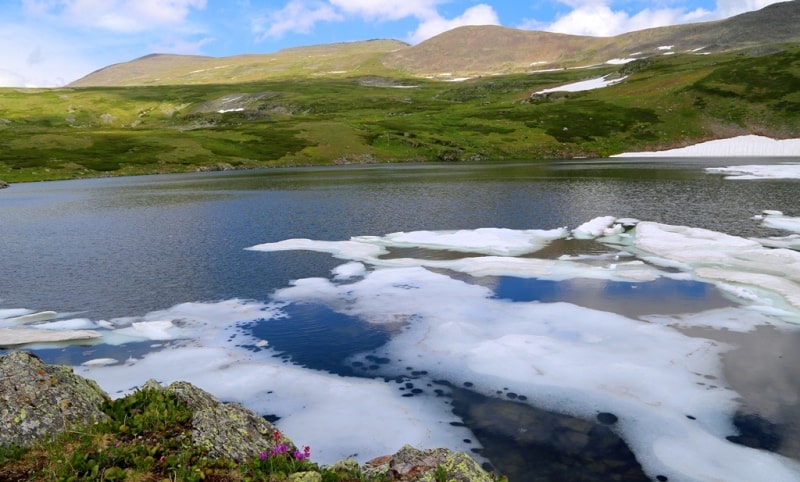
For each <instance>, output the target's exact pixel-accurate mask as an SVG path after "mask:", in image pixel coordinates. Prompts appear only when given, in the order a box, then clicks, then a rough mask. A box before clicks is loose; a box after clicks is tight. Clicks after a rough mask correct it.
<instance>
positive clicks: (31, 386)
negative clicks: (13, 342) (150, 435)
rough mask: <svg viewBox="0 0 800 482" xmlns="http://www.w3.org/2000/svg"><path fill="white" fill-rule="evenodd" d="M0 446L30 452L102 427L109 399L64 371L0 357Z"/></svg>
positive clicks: (24, 357) (21, 355) (18, 355)
mask: <svg viewBox="0 0 800 482" xmlns="http://www.w3.org/2000/svg"><path fill="white" fill-rule="evenodd" d="M0 380H2V383H0V445H4V446H6V445H19V446H30V445H32V444H33V443H34V442H36V441H37V440H41V439H44V438H47V437H52V436H55V435H57V434H59V433H62V432H64V431H65V430H67V429H69V428H72V427H76V426H80V425H86V424H91V423H95V422H100V421H103V420H105V419H106V418H107V415H106V414H105V413H103V411H102V410H101V406H102V404H103V402H104V401H106V400H108V399H109V398H108V395H106V393H105V392H103V391H102V390H101V389H100V387H98V386H97V384H96V383H95V382H94V381H91V380H87V379H85V378H83V377H80V376H78V375H75V374H74V373H73V372H72V369H71V368H70V367H67V366H60V365H48V364H46V363H44V362H42V361H41V360H40V359H39V358H38V357H36V356H35V355H32V354H30V353H27V352H13V353H10V354H8V355H4V356H2V357H0Z"/></svg>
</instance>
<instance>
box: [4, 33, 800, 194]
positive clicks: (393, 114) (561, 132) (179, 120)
mask: <svg viewBox="0 0 800 482" xmlns="http://www.w3.org/2000/svg"><path fill="white" fill-rule="evenodd" d="M768 50H769V51H770V52H771V53H767V54H763V53H762V54H753V53H751V52H747V51H739V52H728V53H722V54H713V55H690V54H677V55H672V56H662V57H654V58H651V59H647V60H643V61H638V62H635V63H632V64H628V65H625V66H621V67H620V66H616V67H615V66H602V67H598V68H594V69H575V70H560V71H553V72H545V73H537V74H531V75H520V74H515V75H507V76H496V77H484V78H476V79H472V80H469V81H465V82H436V81H430V80H426V79H418V78H411V77H408V76H403V75H401V74H399V73H397V72H394V73H391V72H388V71H386V70H385V69H384V70H382V71H381V70H380V69H379V68H378V66H375V65H372V64H369V62H367V63H366V64H365V65H364V66H362V67H363V68H362V71H364V72H369V74H368V75H367V74H365V75H364V76H361V75H360V74H359V73H358V72H355V71H351V72H350V73H349V74H347V75H350V76H349V77H348V76H347V75H345V74H342V75H335V76H328V77H319V78H315V77H302V78H298V79H295V80H277V79H276V80H269V81H263V82H250V83H241V84H225V85H215V84H207V85H172V86H148V87H126V88H120V87H116V88H72V89H54V90H22V89H0V179H3V180H5V181H8V182H19V181H32V180H45V179H65V178H77V177H91V176H107V175H127V174H149V173H161V172H186V171H194V170H201V169H202V170H205V169H215V168H219V167H220V166H225V167H233V168H252V167H270V166H290V165H324V164H335V163H342V162H403V161H441V160H470V159H485V160H501V159H517V160H518V159H527V160H532V161H535V160H536V159H543V158H569V157H580V156H606V155H610V154H615V153H619V152H623V151H636V150H648V149H663V148H669V147H676V146H682V145H686V144H689V143H695V142H701V141H704V140H708V139H712V138H717V137H724V136H729V135H738V134H743V133H757V134H762V135H768V136H773V137H781V138H786V137H800V47H798V46H797V45H793V46H792V45H790V46H780V48H772V49H768ZM764 51H766V50H765V49H761V52H764ZM370 65H372V66H371V67H370ZM614 73H616V74H618V75H627V76H628V77H627V78H626V80H625V81H624V82H621V83H619V84H617V85H614V86H610V87H606V88H603V89H597V90H593V91H588V92H576V93H556V94H551V95H549V96H546V97H537V98H532V97H531V93H533V92H536V91H538V90H541V89H544V88H549V87H553V86H555V85H560V84H566V83H570V82H574V81H578V80H583V79H586V78H593V77H599V76H601V75H606V74H614ZM381 75H383V76H384V77H383V78H381V77H380V76H381ZM393 85H394V86H396V85H404V86H408V85H413V86H415V87H414V88H394V87H392V86H393ZM234 97H235V98H238V99H239V100H238V101H235V102H233V103H232V104H231V103H226V102H228V101H226V99H231V98H234ZM237 102H238V103H237ZM223 105H224V106H225V107H226V108H237V109H241V110H237V111H229V112H223V113H220V112H218V111H219V110H220V109H221V106H223Z"/></svg>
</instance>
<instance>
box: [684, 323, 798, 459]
mask: <svg viewBox="0 0 800 482" xmlns="http://www.w3.org/2000/svg"><path fill="white" fill-rule="evenodd" d="M681 331H683V332H684V333H686V334H688V335H690V336H698V337H703V338H709V339H712V340H718V341H721V342H725V343H729V344H731V345H732V346H733V347H734V348H733V349H731V350H729V351H728V352H726V353H725V354H724V355H723V358H722V362H723V367H724V374H725V381H726V382H727V383H728V385H729V386H730V387H731V388H733V389H734V390H735V391H736V392H738V393H739V394H740V395H741V406H740V408H739V412H738V414H737V417H736V420H734V422H735V423H736V425H737V427H738V428H739V429H740V431H741V432H742V433H741V434H740V435H741V437H738V438H734V441H736V442H739V443H742V444H744V445H748V446H755V447H758V448H764V449H768V450H773V451H776V452H778V453H780V454H782V455H785V456H787V457H792V458H794V459H798V460H800V439H799V438H798V437H797V435H796V434H798V433H800V392H799V391H798V387H800V352H799V351H798V350H797V347H798V346H800V329H791V328H790V327H789V328H787V327H784V329H777V328H775V327H771V326H760V327H758V328H756V330H755V331H754V332H752V333H738V332H733V331H728V330H712V329H708V328H691V329H683V330H681Z"/></svg>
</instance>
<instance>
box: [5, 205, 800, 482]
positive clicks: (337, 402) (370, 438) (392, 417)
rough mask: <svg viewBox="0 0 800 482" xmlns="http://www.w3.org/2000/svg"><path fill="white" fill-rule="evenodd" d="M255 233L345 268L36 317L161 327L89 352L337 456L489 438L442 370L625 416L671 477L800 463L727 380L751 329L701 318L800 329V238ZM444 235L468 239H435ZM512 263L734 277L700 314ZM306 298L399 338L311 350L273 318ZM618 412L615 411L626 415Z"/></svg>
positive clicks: (628, 223) (523, 395) (101, 366)
mask: <svg viewBox="0 0 800 482" xmlns="http://www.w3.org/2000/svg"><path fill="white" fill-rule="evenodd" d="M793 219H794V218H791V217H788V216H784V215H783V214H782V213H777V212H768V213H766V214H763V215H762V218H761V220H762V222H764V223H765V224H766V223H767V222H769V223H776V224H775V227H781V229H785V228H786V227H791V226H793V221H792V220H793ZM553 243H566V244H569V243H575V246H585V243H599V244H600V245H601V246H603V247H604V251H603V252H601V253H599V254H597V253H592V254H585V255H581V254H571V255H564V256H560V257H554V256H553V253H552V252H547V250H548V248H549V247H550V246H551V245H552V244H553ZM581 243H584V244H581ZM409 248H411V249H410V250H409ZM249 249H251V250H253V251H267V252H269V251H282V250H310V251H319V252H324V253H330V254H331V255H332V256H334V257H336V258H339V259H342V264H341V265H339V266H338V267H336V268H335V269H334V270H333V271H332V273H331V275H330V276H329V277H316V278H305V279H298V280H292V281H290V280H287V285H286V286H285V287H283V288H281V289H278V290H277V291H275V292H274V293H273V294H272V295H271V296H270V297H269V299H268V300H267V301H263V302H260V301H249V300H226V301H219V302H213V303H185V304H181V305H177V306H175V307H172V308H169V309H166V310H163V311H158V312H153V313H148V314H146V315H144V316H141V317H130V318H120V319H114V320H101V321H97V322H93V321H91V320H86V319H81V318H72V319H66V320H61V319H59V318H58V317H55V319H52V318H51V319H49V320H39V321H36V322H33V323H30V324H27V325H24V327H23V328H21V329H25V330H27V331H37V332H38V331H43V330H45V329H47V326H48V325H50V327H51V328H50V329H49V331H53V332H55V331H58V330H69V329H75V328H81V329H83V328H93V329H94V330H95V331H97V332H98V333H100V335H101V336H102V340H101V341H102V342H103V343H108V344H121V343H126V342H131V341H136V340H139V341H142V340H145V341H152V342H156V343H157V344H158V347H156V348H154V349H153V350H152V351H149V352H145V353H142V354H141V355H139V356H136V357H132V358H130V359H128V360H117V359H115V358H108V357H105V356H97V357H95V358H91V359H88V360H85V361H81V362H80V363H76V365H77V366H76V367H75V369H76V371H77V372H78V373H80V374H82V375H85V376H87V377H90V378H93V379H95V380H97V381H98V383H99V384H100V386H101V387H103V388H104V389H105V390H106V391H108V392H109V393H111V394H112V395H114V396H118V395H120V394H122V393H126V392H128V391H130V390H132V389H134V388H135V387H136V386H140V385H142V384H143V383H144V382H145V381H146V380H147V379H149V378H156V379H157V380H159V381H161V382H162V383H168V382H170V381H173V380H186V381H190V382H192V383H195V384H197V385H198V386H200V387H202V388H204V389H206V390H209V391H210V392H212V393H214V394H215V395H217V396H218V397H220V398H222V399H225V400H232V401H238V402H241V403H243V404H245V405H246V406H248V407H249V408H251V409H254V410H257V411H259V412H260V413H263V414H272V415H276V416H278V417H280V419H279V420H278V422H277V424H278V426H279V428H281V429H282V430H284V431H286V433H288V434H289V435H290V436H291V437H292V438H293V439H295V440H296V441H297V442H298V443H302V444H309V445H311V446H312V448H313V450H314V454H315V461H317V462H320V463H328V462H333V461H335V460H338V459H341V458H344V457H348V456H355V457H356V458H357V459H358V460H361V461H364V460H367V459H369V458H371V457H374V456H378V455H383V454H387V453H392V452H394V451H396V450H397V449H398V448H399V447H400V446H402V445H403V444H405V443H411V444H413V445H416V446H419V447H423V448H425V447H435V446H448V447H450V448H453V449H456V450H464V451H470V450H471V449H473V448H478V447H479V444H478V443H477V439H476V438H475V436H474V435H473V434H472V433H470V432H469V430H468V429H467V428H466V427H463V426H460V424H459V420H458V419H457V418H456V416H455V415H454V414H453V413H452V407H451V406H450V405H448V399H447V397H441V396H436V395H434V393H437V392H438V393H439V394H442V393H445V394H446V393H447V385H442V384H441V383H440V381H441V380H446V381H447V382H448V383H450V384H453V385H456V386H469V387H470V389H471V390H474V391H476V392H480V393H482V394H484V395H487V396H498V395H497V394H498V393H509V392H513V393H514V394H515V397H516V400H517V401H520V402H523V401H524V403H529V404H533V405H536V406H537V407H540V408H545V409H549V410H553V411H557V412H560V413H566V414H569V415H573V416H578V417H581V418H584V419H587V420H600V422H601V423H610V424H611V426H612V427H613V429H614V430H615V431H616V432H618V433H619V434H620V435H622V437H623V438H624V439H625V441H626V442H627V443H628V444H629V445H630V447H631V448H632V450H633V451H634V453H635V455H636V457H637V460H639V462H640V463H642V465H643V467H644V470H645V472H646V473H647V474H648V475H649V476H650V477H653V478H655V477H656V476H659V475H661V476H664V477H667V478H668V479H669V480H673V481H711V480H726V481H752V480H771V481H796V480H800V464H799V463H798V462H796V461H793V460H791V459H787V458H784V457H782V456H780V455H777V454H774V453H770V452H767V451H762V450H757V449H752V448H748V447H745V446H742V445H737V444H735V443H733V442H731V441H729V440H728V439H727V437H728V436H731V435H735V434H736V433H737V432H736V428H735V427H734V425H733V416H734V414H735V413H736V410H737V407H738V406H739V403H740V400H739V397H740V394H738V393H737V392H736V391H734V390H733V389H732V388H731V387H730V386H729V385H728V384H727V383H726V380H725V374H724V371H723V367H722V361H721V357H722V356H723V355H724V354H725V353H726V352H728V351H729V350H732V349H733V346H731V345H728V344H725V343H722V342H719V341H714V340H711V339H707V338H702V337H698V336H688V335H687V334H686V333H685V332H684V331H683V330H684V329H686V328H694V327H702V328H711V329H714V330H730V331H736V332H740V333H748V332H750V331H752V330H754V329H755V328H756V327H758V326H762V325H772V326H774V327H775V328H776V329H780V330H797V329H798V328H797V325H795V323H800V253H798V252H797V251H793V250H790V249H770V248H767V247H765V244H764V243H762V242H761V241H760V240H756V239H745V238H741V237H736V236H730V235H727V234H724V233H719V232H714V231H709V230H706V229H701V228H693V227H684V226H672V225H666V224H660V223H654V222H645V221H636V220H632V219H619V218H616V217H613V216H604V217H598V218H596V219H592V220H589V221H587V222H586V223H583V224H582V225H580V226H578V227H575V228H573V229H568V228H555V229H552V230H511V229H495V228H484V229H476V230H458V231H416V232H407V233H391V234H387V235H385V236H355V237H353V238H351V239H349V240H343V241H316V240H309V239H289V240H284V241H280V242H276V243H266V244H260V245H257V246H253V247H251V248H249ZM576 249H577V248H576ZM425 250H436V251H446V252H448V253H450V255H449V256H441V257H439V256H432V257H428V258H424V257H423V255H424V251H425ZM395 252H399V253H400V254H399V255H398V254H397V253H395ZM409 253H410V254H409ZM545 253H546V254H545ZM404 254H407V255H408V256H405V257H403V255H404ZM414 256H419V257H414ZM431 258H435V259H431ZM503 279H538V280H552V281H555V282H575V281H577V280H582V279H597V280H608V281H613V282H624V283H627V284H628V285H629V287H630V289H631V290H632V291H635V288H636V287H637V286H641V285H642V284H645V283H650V282H654V281H657V280H660V279H670V280H676V281H691V282H695V283H705V284H708V285H709V286H716V287H717V288H718V289H719V290H721V292H723V293H724V294H725V295H726V296H728V297H729V303H728V305H727V306H725V307H720V308H715V309H708V310H705V311H702V312H699V313H696V312H695V313H692V312H682V311H681V310H680V306H677V307H676V308H675V310H674V311H671V312H669V313H661V312H655V313H648V314H646V315H643V316H638V317H629V316H623V315H621V314H617V313H613V312H609V311H602V310H599V309H595V308H591V307H588V306H581V305H579V304H578V303H568V302H563V301H557V302H540V301H535V300H534V301H525V300H522V301H520V300H512V299H509V298H506V297H503V296H499V295H498V290H497V287H498V285H499V283H501V282H502V280H503ZM632 302H634V303H635V300H633V301H632ZM296 306H324V307H326V309H327V310H329V311H330V312H332V313H337V314H341V315H342V316H346V317H347V318H348V319H353V320H361V321H362V322H364V323H365V324H367V325H369V326H372V327H374V328H375V329H378V330H382V332H385V333H386V334H387V338H386V339H387V340H388V341H386V342H385V343H384V344H383V345H381V346H380V347H379V348H377V349H374V350H370V351H368V352H357V353H353V354H352V355H351V356H350V357H349V358H348V359H347V363H348V367H356V368H354V369H353V370H354V371H352V375H353V376H350V375H348V376H342V375H341V374H335V373H328V372H326V371H323V370H318V369H311V368H308V367H303V366H300V365H298V364H296V363H295V362H293V361H292V359H291V353H289V354H288V355H285V356H284V357H281V356H280V355H281V353H280V352H279V351H277V349H276V348H273V347H274V345H275V344H274V343H272V342H271V340H269V339H263V338H259V336H258V335H257V332H256V330H255V328H254V327H258V326H261V325H263V324H278V323H283V324H288V325H287V326H288V327H290V328H291V327H293V326H300V325H299V320H296V319H294V318H293V311H292V307H296ZM30 314H31V313H30V312H28V311H25V310H13V309H12V310H2V311H0V327H2V328H5V327H11V326H12V325H13V326H14V327H15V328H17V329H20V326H19V324H18V322H15V321H13V320H14V319H19V317H22V316H27V315H30ZM9 320H12V321H9ZM330 322H331V323H334V322H335V320H331V321H330ZM1 337H2V334H0V338H1ZM409 374H413V376H410V375H409ZM355 375H358V376H355ZM398 380H404V383H403V384H401V385H398V383H397V381H398ZM710 380H713V381H714V383H713V384H712V383H709V381H710ZM407 385H412V386H413V387H414V388H413V389H412V388H411V387H410V386H408V387H407ZM406 387H407V388H408V389H407V390H406V389H405V388H406ZM411 395H413V396H411ZM601 414H604V415H603V416H601ZM605 414H614V417H613V418H611V420H612V421H609V418H610V417H608V416H607V415H605ZM598 417H600V418H598Z"/></svg>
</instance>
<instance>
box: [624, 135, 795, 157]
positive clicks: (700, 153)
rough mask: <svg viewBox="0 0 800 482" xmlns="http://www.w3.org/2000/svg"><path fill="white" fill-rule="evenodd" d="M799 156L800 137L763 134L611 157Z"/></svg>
mask: <svg viewBox="0 0 800 482" xmlns="http://www.w3.org/2000/svg"><path fill="white" fill-rule="evenodd" d="M758 156H770V157H797V156H800V139H783V140H776V139H770V138H769V137H763V136H754V135H748V136H739V137H733V138H730V139H717V140H714V141H708V142H702V143H700V144H695V145H693V146H687V147H681V148H679V149H670V150H667V151H655V152H628V153H624V154H617V155H614V156H611V157H758Z"/></svg>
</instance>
